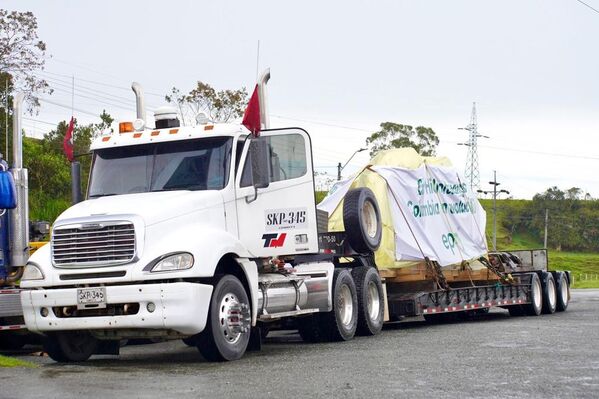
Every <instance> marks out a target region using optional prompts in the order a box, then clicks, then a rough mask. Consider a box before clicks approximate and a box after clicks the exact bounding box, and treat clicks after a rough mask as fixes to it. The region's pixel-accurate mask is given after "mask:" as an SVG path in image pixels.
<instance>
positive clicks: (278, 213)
mask: <svg viewBox="0 0 599 399" xmlns="http://www.w3.org/2000/svg"><path fill="white" fill-rule="evenodd" d="M260 141H261V142H260ZM258 148H259V149H258ZM258 158H259V159H258ZM260 165H262V166H260ZM264 165H266V172H264V171H263V175H262V176H261V177H260V178H256V172H257V171H258V169H260V168H261V167H262V169H264ZM312 170H313V169H312V151H311V143H310V136H309V135H308V133H307V132H306V131H304V130H302V129H297V128H292V129H277V130H267V131H263V132H262V133H261V135H260V137H259V138H248V139H247V140H246V142H245V146H244V149H243V153H242V155H241V159H240V164H239V168H238V169H237V175H236V177H235V189H236V205H237V221H238V226H239V239H240V241H241V242H242V243H243V244H244V245H245V247H246V248H247V249H248V250H249V251H250V253H251V254H252V255H253V256H255V257H268V256H278V255H292V254H301V253H314V252H317V251H318V241H317V240H318V236H317V229H316V205H315V198H314V180H313V172H312ZM258 173H259V172H258ZM266 173H267V176H266ZM257 180H260V181H257Z"/></svg>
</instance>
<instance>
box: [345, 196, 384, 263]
mask: <svg viewBox="0 0 599 399" xmlns="http://www.w3.org/2000/svg"><path fill="white" fill-rule="evenodd" d="M343 225H344V226H345V233H346V234H347V240H348V242H349V244H350V245H351V247H352V248H353V249H354V251H356V252H358V253H367V252H374V251H376V250H377V249H378V247H379V245H381V235H382V223H381V214H380V212H379V206H378V204H377V201H376V198H375V197H374V194H373V193H372V191H370V189H369V188H365V187H360V188H355V189H353V190H349V191H348V192H347V194H345V197H344V199H343Z"/></svg>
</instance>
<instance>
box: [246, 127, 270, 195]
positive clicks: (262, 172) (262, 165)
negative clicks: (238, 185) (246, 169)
mask: <svg viewBox="0 0 599 399" xmlns="http://www.w3.org/2000/svg"><path fill="white" fill-rule="evenodd" d="M249 155H250V159H251V162H252V183H253V186H254V187H255V188H256V189H258V188H266V187H268V185H269V184H270V161H269V151H268V141H267V140H266V139H264V138H257V139H252V143H251V145H250V154H249Z"/></svg>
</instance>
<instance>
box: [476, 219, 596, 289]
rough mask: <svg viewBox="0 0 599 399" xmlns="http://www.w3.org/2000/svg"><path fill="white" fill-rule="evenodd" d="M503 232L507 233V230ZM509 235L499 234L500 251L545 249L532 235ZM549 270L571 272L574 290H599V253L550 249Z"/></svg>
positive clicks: (499, 220)
mask: <svg viewBox="0 0 599 399" xmlns="http://www.w3.org/2000/svg"><path fill="white" fill-rule="evenodd" d="M487 219H490V218H489V212H488V213H487ZM500 223H501V216H500V215H498V218H497V225H498V226H499V225H500ZM491 224H492V221H490V220H488V223H487V238H488V241H489V243H490V242H491V239H490V237H492V230H491V229H490V228H489V225H491ZM503 230H504V231H505V232H507V230H505V229H503ZM498 231H499V229H498ZM507 233H508V234H506V235H507V236H509V238H507V239H506V236H505V235H504V236H501V238H500V235H499V233H498V234H497V248H498V249H499V250H509V249H536V248H543V243H542V242H539V240H538V239H536V238H534V237H533V236H532V235H529V234H526V233H514V234H513V235H510V234H509V232H507ZM489 247H491V245H489ZM549 269H550V270H569V271H571V272H572V275H573V276H574V284H573V285H572V288H599V254H598V253H583V252H564V251H556V250H553V249H550V250H549ZM585 277H586V278H587V279H585Z"/></svg>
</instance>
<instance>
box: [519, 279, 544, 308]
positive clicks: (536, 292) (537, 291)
mask: <svg viewBox="0 0 599 399" xmlns="http://www.w3.org/2000/svg"><path fill="white" fill-rule="evenodd" d="M529 297H530V298H529V299H530V303H529V304H526V305H522V308H523V309H524V312H525V313H526V314H527V315H529V316H538V315H540V314H541V310H542V309H543V288H542V286H541V279H540V278H539V275H538V274H536V273H534V274H532V277H531V279H530V293H529Z"/></svg>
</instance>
